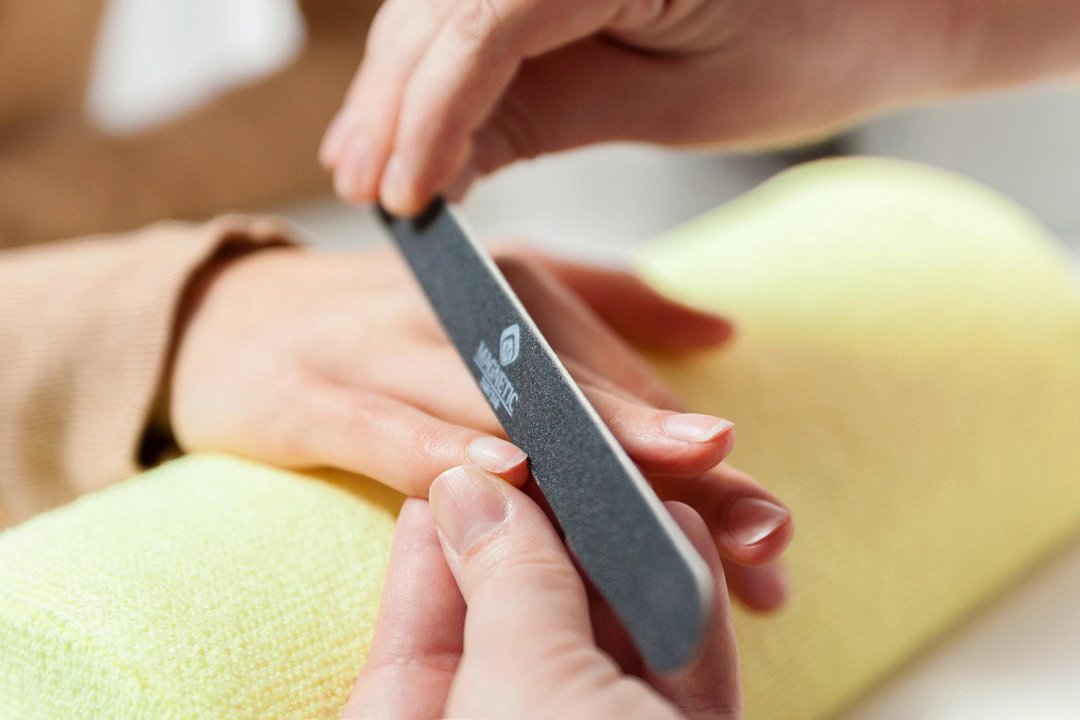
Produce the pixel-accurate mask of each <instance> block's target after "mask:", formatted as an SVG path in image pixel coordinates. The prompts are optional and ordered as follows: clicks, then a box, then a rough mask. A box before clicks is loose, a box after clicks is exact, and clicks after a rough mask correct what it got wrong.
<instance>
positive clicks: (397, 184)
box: [379, 153, 426, 217]
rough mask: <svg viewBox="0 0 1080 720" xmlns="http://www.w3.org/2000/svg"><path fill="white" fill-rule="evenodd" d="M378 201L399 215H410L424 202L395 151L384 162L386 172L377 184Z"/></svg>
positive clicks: (415, 212) (423, 204)
mask: <svg viewBox="0 0 1080 720" xmlns="http://www.w3.org/2000/svg"><path fill="white" fill-rule="evenodd" d="M379 202H380V203H381V204H382V206H383V207H384V208H386V209H387V210H389V211H390V212H391V213H393V214H394V215H397V216H399V217H412V216H414V215H416V214H418V213H419V212H420V211H421V210H423V209H424V206H425V204H426V202H425V198H422V197H421V196H420V194H419V192H418V190H417V188H416V183H415V182H414V181H413V177H412V173H410V172H409V169H408V168H407V167H406V165H405V161H404V160H402V158H401V156H400V155H398V154H397V153H394V154H393V155H391V156H390V161H389V162H388V163H387V164H386V172H385V173H383V178H382V182H381V183H380V184H379Z"/></svg>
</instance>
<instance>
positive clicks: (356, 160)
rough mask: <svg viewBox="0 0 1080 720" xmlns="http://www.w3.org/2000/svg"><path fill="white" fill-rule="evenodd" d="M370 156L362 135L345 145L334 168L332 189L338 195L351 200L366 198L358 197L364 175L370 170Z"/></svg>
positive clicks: (361, 189)
mask: <svg viewBox="0 0 1080 720" xmlns="http://www.w3.org/2000/svg"><path fill="white" fill-rule="evenodd" d="M370 157H371V156H370V154H369V153H368V150H367V142H366V141H365V140H364V138H362V137H353V138H352V139H351V140H350V141H349V142H348V144H346V145H345V149H344V150H343V151H342V154H341V156H340V157H339V158H338V164H337V167H336V168H335V169H334V191H335V192H337V194H338V195H339V196H340V197H342V198H343V199H345V200H351V201H353V202H357V201H360V200H364V199H366V198H362V197H360V193H361V192H362V191H363V186H364V182H363V180H364V176H365V174H366V173H368V172H370V170H371V169H370V168H369V167H368V163H369V162H370Z"/></svg>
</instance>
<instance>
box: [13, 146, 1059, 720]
mask: <svg viewBox="0 0 1080 720" xmlns="http://www.w3.org/2000/svg"><path fill="white" fill-rule="evenodd" d="M640 268H641V269H642V272H643V274H644V275H645V276H646V277H647V278H648V279H649V280H650V281H652V282H653V283H655V284H656V285H657V286H658V287H660V288H661V289H663V290H665V291H667V292H669V293H671V294H673V295H676V296H677V297H680V298H682V299H684V300H688V301H692V302H695V303H697V304H699V305H702V306H705V307H710V308H715V309H719V310H723V311H725V312H728V313H730V314H731V315H733V316H734V317H735V318H736V319H737V320H738V321H739V324H740V331H739V334H738V335H737V337H736V339H735V340H734V341H733V343H732V344H731V345H730V346H728V347H726V348H724V349H722V350H720V351H718V352H715V353H709V354H705V355H700V356H694V357H692V358H687V359H681V360H679V359H673V358H666V359H663V360H661V359H657V360H656V363H657V366H658V367H660V368H661V369H662V371H663V372H664V373H665V375H666V376H667V377H668V378H669V379H670V380H671V382H673V383H674V384H675V386H676V387H677V389H678V390H679V391H680V393H681V394H682V396H683V397H684V398H685V399H686V400H687V401H688V402H689V404H690V405H691V406H692V407H693V408H694V409H696V410H698V411H703V412H713V413H716V414H719V415H722V416H726V417H730V418H732V419H734V420H735V421H736V423H737V424H738V426H739V448H738V450H737V451H736V454H735V457H734V462H735V463H736V464H738V465H740V466H742V467H744V468H745V469H747V470H749V471H750V472H752V473H754V474H755V475H756V476H757V477H758V478H759V479H760V480H761V481H762V482H764V483H765V484H766V485H768V486H769V487H770V489H772V490H773V491H775V492H776V494H777V495H778V496H779V497H781V498H783V499H784V500H785V501H786V502H787V503H789V504H790V506H791V508H792V509H793V512H794V515H795V518H796V521H797V524H798V531H797V537H796V539H795V542H794V544H793V545H792V547H791V550H790V553H789V566H790V572H791V575H792V578H793V580H792V584H793V588H794V595H793V599H792V602H791V604H790V606H789V607H788V608H786V609H785V610H784V611H783V612H782V613H781V614H780V615H779V616H777V617H767V618H758V617H753V616H749V615H747V614H744V613H739V614H738V616H737V617H736V631H737V634H738V639H739V648H740V653H741V656H742V662H743V667H744V674H743V676H744V680H745V686H746V692H747V715H748V717H749V718H750V719H751V720H795V719H796V718H797V719H798V720H810V719H813V718H820V717H825V716H828V715H830V714H833V713H835V712H836V711H838V710H839V709H841V708H843V707H844V706H845V705H847V704H848V703H850V702H851V701H852V700H853V699H854V698H856V697H857V696H858V695H859V694H860V693H861V692H863V691H865V689H866V688H868V687H870V686H871V685H872V684H874V683H875V682H878V681H880V680H881V679H882V678H883V677H884V676H886V675H887V674H888V673H889V672H890V671H891V670H892V669H893V668H895V667H897V666H898V665H900V664H902V663H903V662H905V661H907V660H909V659H910V658H912V657H913V655H915V654H916V653H917V652H918V651H919V650H920V649H921V648H924V647H926V645H927V644H928V643H929V642H930V641H932V640H933V639H934V638H936V637H939V636H940V635H941V634H942V633H943V632H944V631H946V630H947V629H948V628H950V627H951V626H953V625H955V624H956V623H957V622H959V621H960V620H961V619H962V618H964V617H965V616H967V615H968V614H970V613H971V612H972V611H973V610H974V609H976V608H977V607H978V606H979V605H980V604H982V603H984V602H987V601H988V599H989V598H991V597H993V596H994V595H995V594H997V593H999V592H1000V591H1001V590H1003V589H1004V588H1005V587H1007V586H1008V584H1009V583H1010V582H1012V581H1014V580H1015V579H1016V578H1017V577H1018V576H1019V574H1020V573H1022V571H1023V570H1024V569H1026V568H1029V567H1030V566H1031V565H1032V563H1035V562H1037V561H1039V560H1040V559H1041V558H1044V557H1045V556H1046V555H1047V553H1049V552H1051V551H1052V550H1053V549H1054V548H1055V547H1057V546H1059V545H1060V544H1061V543H1062V542H1063V541H1064V540H1065V539H1066V538H1068V537H1070V536H1071V535H1073V533H1074V532H1075V531H1076V530H1077V528H1078V527H1080V483H1078V482H1077V478H1078V476H1080V443H1077V442H1076V438H1077V437H1080V296H1078V293H1077V290H1076V287H1075V285H1074V284H1073V281H1072V278H1071V276H1070V272H1069V270H1068V269H1067V264H1066V263H1065V262H1064V260H1063V258H1062V257H1061V256H1060V254H1059V253H1058V252H1057V250H1056V248H1055V247H1054V245H1053V243H1052V241H1051V240H1050V239H1049V238H1048V237H1046V235H1045V234H1044V232H1043V231H1042V230H1041V229H1040V228H1039V227H1038V226H1037V225H1035V224H1034V223H1033V222H1032V221H1031V220H1030V219H1029V218H1028V217H1027V216H1026V215H1025V214H1023V213H1022V212H1020V211H1018V210H1017V209H1016V208H1015V207H1014V206H1012V205H1011V204H1010V203H1008V202H1007V201H1006V200H1004V199H1002V198H1000V197H998V196H997V195H995V194H993V193H990V192H989V191H987V190H985V189H983V188H981V187H978V186H975V185H973V184H971V183H969V182H967V181H964V180H962V179H960V178H956V177H954V176H952V175H948V174H944V173H940V172H937V171H932V170H929V169H925V168H919V167H916V166H910V165H905V164H900V163H893V162H886V161H874V160H859V161H855V160H844V161H835V162H830V163H825V164H821V165H816V166H812V167H809V168H805V169H801V170H796V171H794V172H792V173H788V174H786V175H784V176H782V177H780V178H778V179H776V180H775V181H772V182H770V183H768V184H767V185H765V186H763V187H762V188H760V189H759V190H757V191H755V192H754V193H752V194H750V195H748V196H746V197H745V198H743V199H741V200H738V201H736V202H735V203H733V204H731V205H729V206H728V207H726V208H723V209H721V210H718V211H716V212H715V213H712V214H709V215H707V216H704V217H702V218H700V219H698V220H696V221H694V222H692V223H690V224H688V225H686V226H685V227H684V228H682V229H679V230H677V231H675V232H673V233H671V234H670V235H669V236H668V237H666V238H665V239H663V240H661V241H660V242H658V243H657V244H656V245H655V246H653V247H652V248H651V249H649V250H647V251H646V252H645V253H644V254H643V255H642V257H641V258H640ZM397 502H398V498H397V496H395V495H393V494H392V493H389V492H388V491H386V490H384V489H382V488H381V487H380V486H378V485H375V484H373V483H364V482H362V481H356V484H354V485H349V486H348V487H345V485H343V484H342V481H341V480H340V479H338V481H336V482H335V481H331V480H328V479H320V478H314V477H307V476H304V475H301V474H294V473H288V472H283V471H277V470H270V469H267V468H263V467H259V466H257V465H253V464H250V463H247V462H242V461H239V460H233V459H228V458H225V457H220V456H201V457H200V456H190V457H187V458H182V459H180V460H177V461H175V462H173V463H170V464H167V465H165V466H162V467H160V468H158V469H156V470H153V471H151V472H150V473H148V474H146V475H144V476H142V477H139V478H136V479H134V480H132V481H129V482H125V483H122V484H120V485H118V486H116V487H114V488H112V489H109V490H106V491H104V492H101V493H98V494H96V495H92V496H90V497H87V498H84V499H83V500H80V501H78V502H77V503H75V504H73V505H70V506H68V507H65V508H61V509H59V510H56V511H54V512H52V513H49V514H47V515H44V516H42V517H40V518H37V519H35V520H33V521H30V522H28V523H26V524H24V525H22V526H20V527H17V528H15V529H13V530H10V531H8V532H7V533H5V534H4V535H2V536H0V647H3V648H4V651H3V652H2V653H0V716H2V717H12V718H33V717H95V718H96V717H118V718H119V717H124V718H127V717H155V718H158V717H230V718H261V717H266V718H270V717H274V718H316V717H317V718H333V717H336V715H337V714H338V713H339V712H340V710H341V708H342V706H343V703H344V701H345V698H346V695H347V693H348V691H349V688H350V686H351V684H352V682H353V679H354V678H355V676H356V674H357V671H358V670H359V668H360V667H361V664H362V662H363V659H364V657H365V653H366V647H367V642H368V638H369V634H370V631H371V627H372V622H373V618H374V614H375V611H376V606H377V603H378V600H379V589H380V588H379V585H380V582H381V577H382V573H383V568H384V566H385V562H386V557H387V552H388V544H389V539H390V535H391V530H392V528H391V526H392V514H393V512H394V510H395V508H396V506H397Z"/></svg>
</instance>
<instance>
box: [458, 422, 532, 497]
mask: <svg viewBox="0 0 1080 720" xmlns="http://www.w3.org/2000/svg"><path fill="white" fill-rule="evenodd" d="M465 455H466V457H467V458H468V461H469V462H470V463H472V464H473V465H476V466H477V467H479V468H481V469H483V470H486V471H488V472H490V473H492V474H494V475H496V476H498V477H500V478H502V479H503V480H506V481H507V482H508V483H510V484H511V485H514V486H515V487H521V486H522V485H524V484H525V482H526V481H527V480H528V479H529V464H528V459H529V456H528V455H526V454H525V451H524V450H522V449H521V448H519V447H517V446H516V445H514V444H513V443H510V442H507V441H506V440H502V439H500V438H497V437H492V436H490V435H479V436H477V437H475V438H473V439H472V440H471V441H469V444H468V446H467V448H466V450H465Z"/></svg>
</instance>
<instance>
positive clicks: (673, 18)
mask: <svg viewBox="0 0 1080 720" xmlns="http://www.w3.org/2000/svg"><path fill="white" fill-rule="evenodd" d="M1035 4H1036V5H1045V6H1055V8H1056V9H1055V8H1051V7H1047V8H1039V9H1033V10H1032V12H1030V13H1026V14H1024V18H1023V20H1024V21H1025V22H1029V21H1030V22H1032V23H1034V22H1035V20H1036V19H1037V18H1038V17H1039V16H1040V13H1041V14H1043V15H1049V14H1050V13H1051V12H1055V11H1056V12H1058V13H1059V14H1060V13H1062V12H1066V11H1065V10H1064V5H1065V3H1064V2H1063V1H1062V0H1053V1H1052V0H1039V2H1036V3H1035ZM983 5H986V6H991V5H996V6H1001V5H1009V3H982V2H978V0H976V2H964V3H957V2H911V1H910V0H877V1H875V2H866V0H839V1H835V0H834V1H831V2H822V1H821V0H783V1H782V2H777V1H776V0H743V1H740V2H730V1H726V0H678V1H670V0H669V1H664V0H590V1H589V2H582V1H581V0H387V2H385V3H384V5H383V6H382V8H381V9H380V10H379V13H378V15H377V16H376V18H375V21H374V23H373V24H372V27H371V30H370V33H369V37H368V42H367V46H366V50H365V56H364V59H363V63H362V64H361V66H360V70H359V72H358V74H357V76H356V78H355V80H354V82H353V84H352V87H351V88H350V90H349V92H348V95H347V97H346V100H345V103H344V106H343V108H342V110H341V112H340V113H339V114H338V116H337V117H336V119H335V120H334V121H333V123H332V124H331V126H330V128H329V130H328V131H327V133H326V136H325V138H324V141H323V145H322V148H321V153H320V154H321V160H322V162H323V163H324V164H325V165H326V166H328V167H332V168H333V170H334V180H335V184H336V187H337V190H338V193H339V194H340V195H341V196H342V197H343V198H345V199H347V200H350V201H357V202H361V201H363V202H371V201H374V200H375V199H377V198H378V199H381V201H382V203H383V204H384V205H385V206H386V207H388V208H389V209H390V210H392V211H394V212H396V213H398V214H412V213H415V212H417V211H419V210H420V209H421V208H422V207H423V206H424V204H425V202H426V201H427V200H428V199H429V198H430V197H431V196H432V195H433V194H435V193H437V192H443V191H445V192H447V193H448V194H450V195H451V196H454V195H455V194H457V193H459V192H460V191H461V190H462V189H463V188H464V187H466V186H467V185H468V183H469V182H471V180H472V179H473V178H474V177H476V176H477V175H478V174H485V173H489V172H491V171H493V170H495V169H496V168H498V167H501V166H503V165H505V164H507V163H510V162H513V161H514V160H517V159H519V158H523V157H532V156H535V155H538V154H541V153H546V152H552V151H556V150H563V149H567V148H572V147H576V146H580V145H585V144H589V143H594V142H600V141H606V140H640V141H648V142H657V143H663V144H669V145H671V144H673V145H687V144H703V143H720V144H730V143H737V142H741V143H748V142H758V143H760V142H777V141H791V140H794V139H796V138H800V137H805V136H806V135H807V134H810V133H817V132H822V131H824V130H826V129H828V128H831V127H834V126H836V125H837V124H840V123H844V122H846V121H850V120H851V119H853V118H855V117H857V116H860V115H863V114H866V113H868V112H871V111H874V110H879V109H881V108H882V107H883V106H890V105H897V104H901V103H904V102H907V101H911V100H914V99H917V98H919V97H924V96H929V95H933V94H940V93H943V92H946V91H948V90H950V89H952V88H953V87H954V86H958V85H961V84H964V83H968V84H970V83H972V82H977V80H976V79H974V78H969V77H968V75H970V74H972V72H973V70H972V68H973V66H974V65H977V64H978V63H979V62H980V60H981V58H980V57H979V56H978V53H979V52H982V51H985V50H987V48H983V47H982V46H981V45H980V44H979V38H977V37H975V35H974V33H973V32H972V30H971V28H977V29H982V28H983V26H984V25H986V23H983V22H981V17H982V15H984V14H989V12H990V11H989V10H983V9H982V7H981V6H983ZM1024 5H1025V6H1026V4H1024ZM1018 12H1019V11H1015V12H1014V14H1016V13H1018ZM1067 12H1069V16H1070V17H1074V16H1076V15H1078V13H1075V11H1067ZM998 14H999V15H1001V14H1004V13H1002V12H998ZM1001 20H1002V22H1005V21H1007V18H1002V19H1001ZM1047 20H1049V18H1047ZM1014 24H1015V23H1014ZM1043 24H1048V25H1050V27H1053V24H1051V23H1049V22H1047V23H1043ZM1033 27H1034V26H1033ZM1040 27H1041V25H1040ZM1043 34H1044V35H1047V36H1048V35H1049V34H1053V33H1043ZM1040 37H1041V36H1040ZM1061 44H1062V45H1063V47H1067V45H1065V43H1064V41H1062V43H1061ZM1003 47H1004V46H1003ZM1003 52H1004V49H1003ZM1047 52H1049V51H1047ZM1063 52H1064V50H1063ZM1043 54H1046V53H1043ZM965 73H966V74H965ZM969 81H970V82H969Z"/></svg>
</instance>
